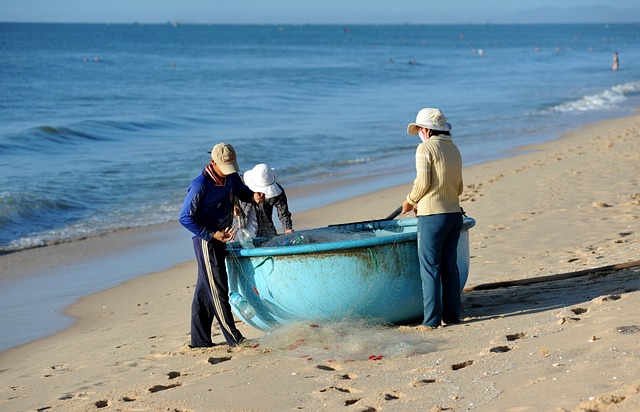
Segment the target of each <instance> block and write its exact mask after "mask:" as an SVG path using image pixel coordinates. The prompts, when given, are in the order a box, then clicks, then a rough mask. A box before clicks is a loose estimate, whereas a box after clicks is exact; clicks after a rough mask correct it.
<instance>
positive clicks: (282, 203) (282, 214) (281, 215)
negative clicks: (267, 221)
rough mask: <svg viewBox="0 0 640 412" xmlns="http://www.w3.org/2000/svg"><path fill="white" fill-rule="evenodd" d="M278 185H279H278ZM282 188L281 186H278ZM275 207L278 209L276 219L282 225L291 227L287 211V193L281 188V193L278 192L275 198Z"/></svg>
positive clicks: (291, 222)
mask: <svg viewBox="0 0 640 412" xmlns="http://www.w3.org/2000/svg"><path fill="white" fill-rule="evenodd" d="M278 186H280V185H278ZM280 189H282V186H280ZM275 207H276V209H277V210H278V219H280V222H282V227H284V228H285V230H286V229H293V221H292V220H291V212H289V204H288V202H287V195H286V194H285V192H284V189H282V193H280V194H279V195H278V197H277V199H276V202H275Z"/></svg>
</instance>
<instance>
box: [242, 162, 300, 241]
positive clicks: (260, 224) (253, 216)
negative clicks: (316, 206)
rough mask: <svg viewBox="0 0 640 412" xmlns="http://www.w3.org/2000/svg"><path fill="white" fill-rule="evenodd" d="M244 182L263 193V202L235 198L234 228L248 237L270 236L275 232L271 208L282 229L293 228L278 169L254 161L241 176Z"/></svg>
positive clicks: (288, 230)
mask: <svg viewBox="0 0 640 412" xmlns="http://www.w3.org/2000/svg"><path fill="white" fill-rule="evenodd" d="M242 179H243V180H244V183H245V184H246V185H247V187H249V189H251V190H253V191H254V192H258V193H264V202H263V203H261V204H256V203H253V202H245V201H243V200H241V199H238V202H237V206H236V207H235V208H234V222H233V224H234V228H237V229H241V228H244V229H246V230H247V231H248V232H249V235H250V236H251V237H267V238H271V237H273V236H275V235H277V234H278V232H277V230H276V227H275V225H274V223H273V208H274V207H275V208H276V210H277V211H278V218H279V219H280V223H282V228H283V229H284V232H285V233H291V232H293V221H292V219H291V212H290V211H289V204H288V202H287V195H286V193H285V192H284V189H283V187H282V186H281V185H280V183H278V171H277V170H276V169H274V168H272V167H269V165H267V164H265V163H260V164H257V165H255V166H254V167H253V169H250V170H247V171H246V172H244V175H243V176H242Z"/></svg>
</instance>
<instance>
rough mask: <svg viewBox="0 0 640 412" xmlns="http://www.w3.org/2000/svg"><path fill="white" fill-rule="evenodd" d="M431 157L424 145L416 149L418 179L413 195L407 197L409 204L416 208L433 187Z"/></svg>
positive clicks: (414, 182) (414, 183)
mask: <svg viewBox="0 0 640 412" xmlns="http://www.w3.org/2000/svg"><path fill="white" fill-rule="evenodd" d="M430 182H431V157H430V155H429V152H428V151H427V150H426V149H425V148H424V146H423V145H420V146H418V149H416V179H415V180H414V181H413V187H412V189H411V193H409V195H408V196H407V202H409V204H411V205H413V206H415V205H417V204H418V201H419V200H420V199H421V198H422V197H423V196H424V195H426V194H427V191H428V190H429V186H430V185H431V183H430Z"/></svg>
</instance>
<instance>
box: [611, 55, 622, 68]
mask: <svg viewBox="0 0 640 412" xmlns="http://www.w3.org/2000/svg"><path fill="white" fill-rule="evenodd" d="M619 67H620V62H619V61H618V52H617V51H616V52H613V62H612V63H611V70H613V71H614V72H617V71H618V68H619Z"/></svg>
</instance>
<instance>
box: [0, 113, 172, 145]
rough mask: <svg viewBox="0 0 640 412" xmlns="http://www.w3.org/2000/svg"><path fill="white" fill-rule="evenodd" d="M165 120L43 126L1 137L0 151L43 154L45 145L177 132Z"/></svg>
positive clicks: (91, 122) (94, 121)
mask: <svg viewBox="0 0 640 412" xmlns="http://www.w3.org/2000/svg"><path fill="white" fill-rule="evenodd" d="M175 127H176V124H174V123H171V122H168V121H165V120H157V119H154V120H149V121H140V120H135V121H128V120H113V119H106V120H86V121H82V122H77V123H74V124H71V125H65V126H53V125H40V126H36V127H31V128H28V129H23V130H18V131H12V132H10V133H5V134H4V135H0V149H3V150H7V151H9V150H12V149H13V150H40V149H41V148H42V146H43V144H46V143H51V144H55V145H61V144H64V145H69V144H71V145H73V144H82V143H83V142H108V141H117V140H118V139H119V138H120V137H122V136H130V135H133V134H135V135H137V136H140V135H141V134H143V132H149V131H154V130H161V129H170V128H175Z"/></svg>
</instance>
